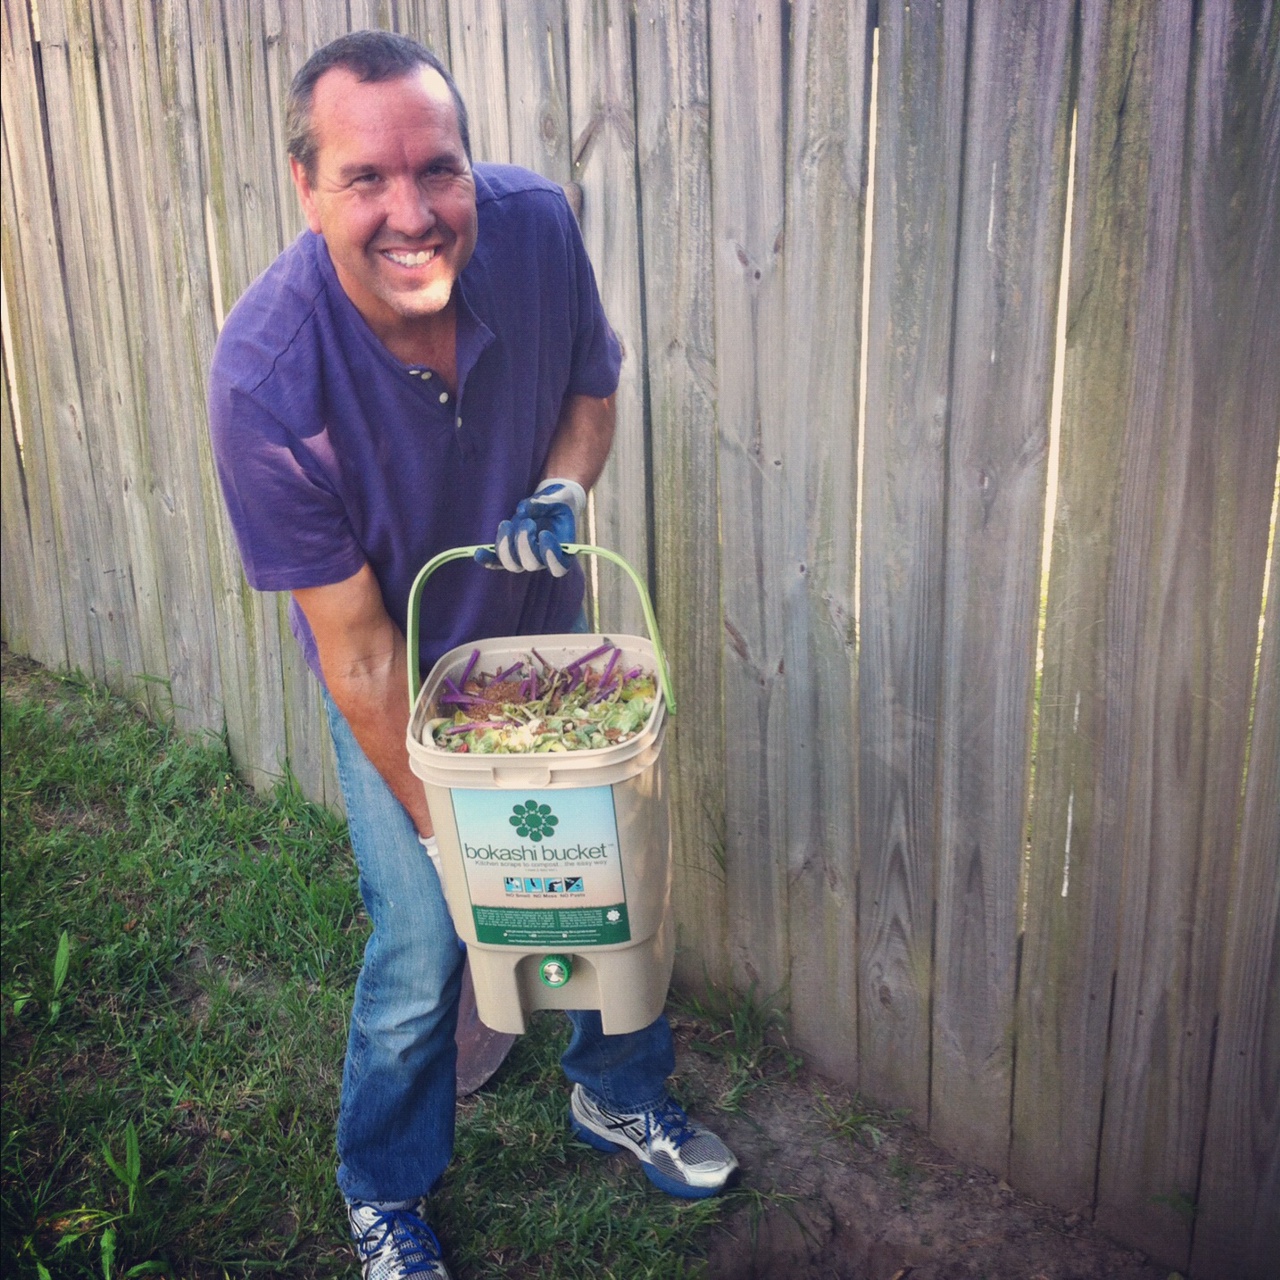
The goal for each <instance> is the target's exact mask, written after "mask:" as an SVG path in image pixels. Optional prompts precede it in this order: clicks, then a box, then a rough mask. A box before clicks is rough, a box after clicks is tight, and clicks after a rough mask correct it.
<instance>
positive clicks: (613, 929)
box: [450, 787, 631, 948]
mask: <svg viewBox="0 0 1280 1280" xmlns="http://www.w3.org/2000/svg"><path fill="white" fill-rule="evenodd" d="M450 796H451V798H452V800H453V814H454V820H455V822H456V823H457V827H458V841H459V844H460V845H461V848H462V859H463V865H464V867H465V869H466V874H467V891H468V894H469V896H470V898H471V911H472V918H473V920H474V922H475V928H476V938H477V939H478V940H479V941H480V942H487V943H490V944H496V945H503V946H527V947H538V948H541V947H574V946H577V947H582V946H604V945H608V944H611V943H619V942H629V941H630V940H631V927H630V924H629V921H628V918H627V902H626V891H625V888H624V885H623V876H622V855H621V850H620V849H619V847H618V820H617V815H616V814H615V812H614V807H613V788H612V787H576V788H573V789H572V790H568V791H550V790H546V791H543V790H529V791H496V790H489V789H486V790H469V789H467V788H454V789H453V790H452V791H451V792H450Z"/></svg>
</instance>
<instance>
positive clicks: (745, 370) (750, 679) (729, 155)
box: [711, 0, 795, 997]
mask: <svg viewBox="0 0 1280 1280" xmlns="http://www.w3.org/2000/svg"><path fill="white" fill-rule="evenodd" d="M785 54H786V41H785V33H784V31H783V25H782V11H781V9H780V8H779V6H777V5H774V4H768V3H759V4H756V3H750V2H748V0H740V2H735V3H725V4H718V5H713V6H712V7H711V85H712V96H713V98H714V100H715V101H716V103H717V104H718V109H717V110H716V111H714V112H713V113H712V118H711V131H712V145H711V162H712V182H711V188H712V199H711V208H712V219H713V222H712V231H713V235H714V254H715V273H716V274H715V287H716V352H717V373H718V378H719V391H718V406H719V426H720V455H719V468H718V471H719V478H720V533H721V537H720V548H721V560H722V572H721V579H720V589H721V596H722V600H723V607H724V630H725V635H724V665H723V680H724V719H725V756H726V759H725V783H726V785H725V813H726V824H725V825H726V832H727V837H728V848H727V854H728V889H729V937H730V955H731V958H732V961H733V973H734V977H735V980H736V981H737V983H738V984H739V985H741V986H742V987H743V988H746V987H748V986H751V987H758V992H757V994H758V995H759V996H763V997H772V996H774V995H775V994H776V995H780V996H781V995H783V994H784V988H785V985H786V982H787V962H788V937H787V933H788V920H787V864H786V852H787V849H786V840H787V825H786V813H787V790H786V786H787V746H788V744H787V741H786V699H785V691H784V690H785V680H786V676H785V674H784V672H783V646H782V637H783V631H784V620H783V609H784V601H785V598H786V592H787V587H786V584H785V582H784V579H783V576H782V573H781V566H780V564H779V559H778V556H777V554H776V551H775V548H776V546H777V543H778V531H779V530H780V529H782V528H783V527H784V524H785V520H786V505H785V503H786V493H785V492H784V489H783V486H782V475H783V469H784V460H785V459H786V458H787V455H788V452H789V448H788V446H789V429H788V423H787V405H786V400H785V394H784V369H783V361H782V353H783V350H784V348H785V342H786V334H785V329H784V325H783V319H784V311H783V303H784V296H783V285H784V279H783V252H784V240H785V237H784V223H785V209H784V198H785V196H784V166H785V159H786V157H785V146H786V139H785V137H784V133H783V120H784V115H785V108H784V101H783V97H782V90H783V67H784V57H785ZM794 571H795V570H794V567H793V568H792V570H791V572H792V573H794Z"/></svg>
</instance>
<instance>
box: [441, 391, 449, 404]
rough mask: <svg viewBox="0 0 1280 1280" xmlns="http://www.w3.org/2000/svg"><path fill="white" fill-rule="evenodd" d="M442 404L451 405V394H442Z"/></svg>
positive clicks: (445, 392) (443, 392)
mask: <svg viewBox="0 0 1280 1280" xmlns="http://www.w3.org/2000/svg"><path fill="white" fill-rule="evenodd" d="M440 403H441V404H448V403H449V393H448V392H447V391H442V392H441V393H440Z"/></svg>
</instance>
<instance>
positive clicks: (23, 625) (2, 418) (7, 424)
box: [0, 163, 39, 654]
mask: <svg viewBox="0 0 1280 1280" xmlns="http://www.w3.org/2000/svg"><path fill="white" fill-rule="evenodd" d="M9 189H10V188H9V180H8V165H7V163H6V164H5V173H4V176H3V178H2V179H0V191H3V193H4V194H5V196H7V195H8V193H9ZM5 238H6V239H7V238H8V237H5ZM7 252H8V251H7V249H6V254H7ZM6 294H7V289H6ZM6 301H7V298H6ZM3 319H4V320H5V327H6V329H7V328H8V308H7V307H6V308H5V312H4V315H3ZM11 346H12V344H11V343H10V342H9V340H8V334H7V333H6V335H5V349H6V360H5V366H6V367H5V368H4V370H3V376H2V377H0V627H2V628H3V637H4V642H5V643H6V644H7V645H9V646H10V648H12V649H13V651H14V652H15V653H23V654H30V653H32V652H33V651H34V649H35V647H36V645H37V644H38V643H39V640H38V637H37V634H36V628H35V627H33V626H32V625H31V623H32V620H33V618H34V616H35V610H33V609H31V608H29V607H28V605H29V602H30V601H31V600H34V599H35V598H36V596H37V593H38V587H37V578H36V565H35V554H34V549H33V547H32V544H31V521H30V519H29V517H28V515H27V501H26V495H25V494H24V492H23V490H24V489H25V488H26V484H27V477H26V473H25V471H24V469H23V461H22V448H21V444H20V434H21V429H20V426H19V423H18V420H17V417H16V414H15V410H17V409H20V407H21V405H20V402H19V401H18V400H17V399H16V398H15V397H14V396H13V394H12V393H11V392H10V390H9V386H10V382H11V379H12V375H11V373H10V368H11V367H12V365H13V363H14V362H13V361H11V360H9V359H8V358H7V356H8V351H9V350H10V349H11ZM12 380H13V381H16V379H12Z"/></svg>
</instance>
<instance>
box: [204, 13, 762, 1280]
mask: <svg viewBox="0 0 1280 1280" xmlns="http://www.w3.org/2000/svg"><path fill="white" fill-rule="evenodd" d="M286 132H287V135H288V146H289V155H290V166H291V171H292V176H293V181H294V185H295V187H296V188H297V192H298V197H299V200H300V202H301V205H302V210H303V213H304V214H305V216H306V221H307V227H308V230H307V231H305V232H304V233H303V234H302V235H301V236H300V237H299V238H298V239H297V240H296V241H295V242H294V243H293V244H292V245H290V246H289V247H288V248H287V249H286V250H285V251H284V253H282V254H281V255H280V257H279V258H278V259H277V260H276V261H275V262H274V263H273V264H272V266H271V267H269V268H268V270H267V271H266V272H265V273H264V274H263V275H262V276H261V277H259V279H258V280H256V281H255V282H254V283H253V284H252V285H251V286H250V288H249V289H248V291H247V292H246V293H245V295H244V297H243V298H241V299H240V301H239V302H238V303H237V304H236V306H235V308H234V309H233V310H232V312H231V314H230V315H229V316H228V317H227V323H226V325H225V327H224V329H223V332H222V334H221V336H220V337H219V341H218V346H217V350H216V352H215V354H214V360H213V367H212V370H211V373H210V381H209V418H210V429H211V433H212V439H213V445H214V455H215V459H216V461H217V466H218V473H219V478H220V480H221V483H222V488H223V494H224V497H225V499H226V504H227V510H228V513H229V515H230V518H231V522H232V525H233V527H234V529H235V533H236V538H237V541H238V544H239V547H240V552H241V557H242V560H243V563H244V568H245V574H246V577H247V578H248V581H249V583H250V585H251V586H253V587H254V588H256V589H258V590H262V591H283V592H288V593H289V594H290V609H289V616H290V622H291V625H292V628H293V632H294V635H295V636H296V638H297V640H298V643H299V644H300V645H301V647H302V652H303V654H304V656H305V659H306V661H307V664H308V665H309V667H310V668H311V670H312V671H313V672H314V673H315V675H316V677H317V678H318V679H319V681H320V683H321V686H322V689H323V697H324V703H325V707H326V712H327V715H328V720H329V727H330V731H331V734H332V737H333V743H334V750H335V754H336V757H337V762H338V775H339V779H340V782H341V785H342V790H343V798H344V800H345V803H346V810H347V820H348V826H349V830H350V835H351V843H352V848H353V850H354V852H355V857H356V863H357V866H358V868H359V874H360V888H361V893H362V895H363V897H364V902H365V906H366V909H367V912H368V916H369V920H370V923H371V925H372V932H371V934H370V937H369V940H368V943H367V945H366V948H365V955H364V963H363V966H362V968H361V971H360V976H359V978H358V980H357V982H356V988H355V994H354V1005H353V1009H352V1015H351V1026H350V1034H349V1040H348V1047H347V1057H346V1063H345V1066H344V1070H343V1079H342V1096H341V1103H340V1108H339V1118H338V1135H337V1140H338V1160H339V1164H338V1184H339V1187H340V1189H341V1191H342V1193H343V1195H344V1197H345V1199H346V1202H347V1215H348V1221H349V1224H350V1229H351V1235H352V1241H353V1244H354V1247H355V1249H356V1253H357V1256H358V1257H359V1258H360V1260H361V1263H362V1266H363V1274H364V1276H365V1277H366V1280H398V1278H399V1277H403V1276H428V1277H435V1278H436V1280H440V1278H442V1277H445V1278H447V1276H448V1272H447V1271H446V1268H445V1264H444V1262H443V1260H442V1257H441V1251H440V1246H439V1243H438V1241H437V1239H436V1237H435V1235H434V1234H433V1232H432V1231H431V1229H430V1227H428V1225H427V1223H426V1221H425V1216H426V1213H427V1208H426V1199H425V1197H426V1196H427V1194H428V1193H429V1192H430V1190H431V1189H432V1187H433V1186H434V1185H435V1183H436V1182H437V1181H438V1180H439V1179H440V1177H441V1176H442V1175H443V1173H444V1171H445V1169H446V1167H447V1165H448V1163H449V1161H450V1159H451V1157H452V1153H453V1130H454V1111H455V1098H454V1089H455V1085H454V1076H455V1058H456V1046H455V1042H454V1033H455V1028H456V1022H457V1008H458V994H459V987H460V982H461V970H462V957H461V954H460V952H459V949H458V944H457V939H456V935H455V933H454V930H453V927H452V924H451V922H450V920H449V915H448V909H447V907H446V905H445V902H444V897H443V894H442V892H441V889H440V883H439V880H438V878H437V876H436V873H435V870H434V867H433V866H432V863H431V860H430V857H429V855H430V854H431V853H432V852H433V849H434V842H433V838H432V833H431V819H430V815H429V813H428V811H427V807H426V802H425V797H424V793H423V789H422V786H421V784H420V783H419V782H418V780H417V779H416V778H415V777H414V776H413V774H412V773H411V771H410V768H409V761H408V754H407V751H406V748H405V734H406V729H407V725H408V720H409V705H408V696H407V693H406V689H407V669H406V663H407V662H409V661H414V662H417V663H418V664H419V669H420V670H421V671H423V672H426V671H429V670H430V668H431V666H432V665H433V664H434V662H435V661H436V659H437V658H438V657H439V656H440V655H441V654H442V653H444V652H445V651H446V650H448V649H450V648H452V647H454V646H455V645H459V644H463V643H466V642H469V641H472V640H476V639H480V638H483V637H487V636H497V635H520V634H538V633H543V632H563V631H569V630H571V629H573V628H574V627H575V625H576V624H577V622H578V619H579V617H580V614H581V604H582V594H583V582H582V574H581V570H580V569H579V568H578V567H577V565H576V563H574V561H573V559H572V557H569V556H568V555H567V554H566V553H565V552H564V551H563V549H562V544H563V543H566V542H572V541H575V540H576V536H577V525H578V522H579V521H580V519H581V516H582V512H583V508H584V506H585V501H586V491H587V490H588V489H590V487H591V485H592V484H593V483H594V482H595V480H596V478H597V477H598V476H599V474H600V471H601V468H602V467H603V466H604V462H605V459H606V458H607V456H608V452H609V448H610V445H611V443H612V439H613V431H614V410H613V393H614V391H615V389H616V387H617V382H618V371H619V366H620V363H621V353H620V350H619V346H618V343H617V340H616V339H615V337H614V335H613V333H612V331H611V330H610V328H609V325H608V322H607V320H606V318H605V315H604V312H603V309H602V307H601V305H600V298H599V295H598V292H597V289H596V284H595V278H594V276H593V274H592V271H591V265H590V263H589V262H588V260H587V257H586V253H585V251H584V249H583V246H582V240H581V237H580V236H579V234H578V229H577V224H576V222H575V220H574V217H573V215H572V213H571V212H570V210H569V207H568V204H567V202H566V200H565V198H564V194H563V192H562V191H561V189H560V188H559V187H557V186H555V185H554V184H552V183H549V182H546V181H544V180H543V179H541V178H539V177H537V176H536V175H535V174H532V173H529V172H527V171H526V170H523V169H517V168H514V167H511V166H501V165H484V164H474V165H473V163H472V159H471V146H470V139H469V135H468V129H467V114H466V108H465V106H464V104H463V102H462V99H461V97H460V96H459V94H458V91H457V88H456V86H455V85H454V83H453V81H452V79H451V78H450V77H449V75H448V72H447V71H446V70H445V68H444V67H443V66H442V65H441V64H440V62H439V61H438V60H437V59H436V58H435V57H434V55H432V54H431V53H429V52H428V51H427V50H426V49H424V48H423V47H422V46H421V45H419V44H417V43H415V42H414V41H412V40H409V39H406V38H405V37H403V36H398V35H393V34H390V33H387V32H371V31H364V32H356V33H354V34H352V35H349V36H344V37H342V38H341V39H339V40H336V41H334V42H333V43H332V44H329V45H326V46H325V47H324V48H322V49H320V50H319V51H318V52H317V53H315V54H314V55H313V56H312V57H311V59H310V60H309V61H308V62H307V63H306V65H305V66H304V67H303V68H302V70H301V71H299V73H298V75H297V76H296V77H295V79H294V82H293V85H292V87H291V89H290V95H289V102H288V107H287V117H286ZM487 542H493V543H494V544H495V547H496V550H495V551H494V552H489V553H484V554H481V555H479V556H478V557H477V558H478V559H479V560H480V562H481V564H482V565H483V566H484V567H485V568H488V569H492V570H496V572H484V571H482V570H481V569H478V568H476V567H475V566H474V565H468V564H453V565H449V566H446V567H445V568H444V569H443V570H441V571H440V572H439V573H437V574H435V575H434V576H433V577H432V578H431V580H430V581H429V583H428V585H427V589H426V591H425V593H424V598H423V601H422V625H421V628H420V630H421V636H422V639H421V644H420V649H419V652H418V653H416V654H412V655H409V654H407V653H406V646H405V641H404V633H403V629H402V628H403V620H404V617H405V610H406V608H407V604H408V597H409V591H410V588H411V586H412V583H413V578H414V577H415V575H416V573H417V571H418V569H419V568H420V567H421V566H422V565H423V564H424V563H425V562H426V561H427V560H429V559H430V558H431V557H432V556H433V555H435V554H436V553H437V552H439V551H441V550H443V549H445V548H447V547H453V546H458V545H470V544H481V543H487ZM569 1017H570V1019H571V1021H572V1023H573V1035H572V1037H571V1040H570V1044H569V1047H568V1049H567V1050H566V1051H565V1054H564V1057H563V1065H564V1070H565V1074H566V1075H567V1076H568V1078H569V1080H570V1081H571V1082H572V1086H573V1087H572V1092H571V1095H570V1098H569V1104H568V1114H569V1122H570V1123H571V1125H572V1126H573V1128H574V1130H575V1132H576V1133H578V1135H579V1136H580V1137H582V1138H583V1139H584V1140H585V1141H587V1142H589V1143H591V1144H592V1145H593V1146H596V1147H598V1148H599V1149H601V1150H606V1151H617V1150H624V1151H628V1152H630V1153H631V1154H633V1155H634V1156H636V1157H637V1159H638V1160H639V1161H640V1163H641V1166H642V1167H643V1169H644V1171H645V1173H646V1175H647V1176H648V1177H649V1178H650V1180H651V1181H653V1182H654V1183H655V1184H656V1185H658V1186H660V1187H662V1188H663V1189H664V1190H667V1191H669V1192H671V1193H672V1194H674V1195H678V1196H683V1197H690V1198H697V1197H702V1196H707V1195H712V1194H714V1193H715V1192H717V1191H719V1190H720V1189H721V1188H722V1187H723V1186H725V1185H726V1184H727V1182H728V1180H729V1179H730V1177H731V1176H732V1175H733V1174H734V1172H735V1170H736V1168H737V1162H736V1160H735V1159H734V1157H733V1155H732V1154H731V1153H730V1152H729V1151H728V1149H727V1148H726V1147H725V1146H724V1144H723V1143H722V1142H721V1141H720V1140H719V1139H718V1138H717V1137H715V1135H714V1134H711V1133H710V1132H708V1131H707V1130H706V1129H704V1128H703V1127H702V1126H700V1125H698V1124H696V1123H695V1122H693V1121H691V1120H690V1119H689V1118H688V1117H687V1116H686V1115H685V1114H684V1112H683V1111H682V1110H681V1109H680V1107H679V1106H678V1105H677V1104H676V1103H675V1102H673V1101H672V1100H671V1099H670V1097H669V1096H668V1093H667V1086H666V1080H667V1077H668V1075H669V1074H670V1072H671V1070H672V1067H673V1065H674V1057H673V1051H672V1040H671V1031H670V1028H669V1026H668V1025H667V1022H666V1019H665V1018H661V1017H660V1018H659V1019H658V1020H657V1021H656V1022H654V1023H653V1024H652V1025H651V1026H649V1027H647V1028H645V1029H644V1030H642V1031H638V1032H635V1033H632V1034H630V1035H623V1036H606V1035H604V1034H603V1031H602V1029H601V1025H600V1016H599V1014H598V1013H597V1012H595V1011H587V1012H579V1013H571V1014H570V1015H569Z"/></svg>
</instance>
